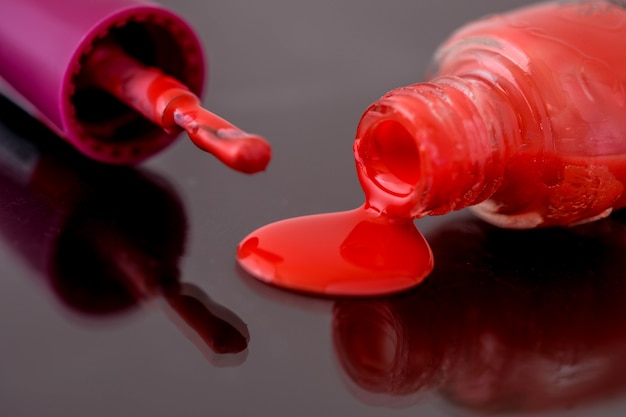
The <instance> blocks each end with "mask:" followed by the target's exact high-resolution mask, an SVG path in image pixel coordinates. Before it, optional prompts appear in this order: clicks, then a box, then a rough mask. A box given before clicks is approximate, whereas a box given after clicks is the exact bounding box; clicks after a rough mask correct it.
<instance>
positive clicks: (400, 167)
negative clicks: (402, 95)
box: [361, 120, 420, 195]
mask: <svg viewBox="0 0 626 417" xmlns="http://www.w3.org/2000/svg"><path fill="white" fill-rule="evenodd" d="M366 135H367V137H365V138H364V139H365V141H366V143H367V146H366V149H365V151H366V155H361V156H367V158H364V159H363V160H364V163H365V165H366V167H367V171H368V174H369V175H370V177H371V178H372V179H374V180H375V181H376V182H377V183H378V184H379V185H380V186H382V187H383V188H385V189H387V190H388V191H390V192H392V193H394V194H398V195H407V194H409V193H411V192H412V191H413V189H414V188H415V186H416V184H417V183H418V181H419V180H420V155H419V149H418V146H417V143H416V141H415V138H414V137H413V135H411V133H410V132H409V131H408V130H407V129H406V128H405V127H404V126H403V125H402V123H400V122H398V121H395V120H383V121H381V122H380V123H378V124H376V125H375V126H373V127H372V128H371V129H370V131H369V134H366Z"/></svg>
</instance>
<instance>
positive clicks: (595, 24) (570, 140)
mask: <svg viewBox="0 0 626 417" xmlns="http://www.w3.org/2000/svg"><path fill="white" fill-rule="evenodd" d="M624 39H626V9H624V7H623V6H619V5H618V4H614V3H611V2H606V1H585V2H571V3H545V4H540V5H536V6H531V7H527V8H524V9H521V10H518V11H514V12H512V13H509V14H506V15H500V16H492V17H488V18H486V19H483V20H480V21H477V22H475V23H472V24H470V25H467V26H465V27H463V28H461V29H460V30H459V31H457V32H456V33H454V34H453V35H452V37H451V38H450V39H449V40H448V41H446V42H445V43H444V44H443V45H442V46H441V47H440V49H439V50H438V52H437V54H436V55H435V63H436V69H435V70H434V71H433V73H432V74H431V75H432V79H430V81H428V82H427V83H419V84H415V85H412V86H408V87H404V88H401V89H397V90H394V91H392V92H390V93H388V94H387V95H385V96H384V97H383V98H381V100H379V101H377V102H376V103H374V104H373V105H372V106H371V107H370V108H369V109H368V110H366V112H365V114H364V115H363V118H362V119H361V122H360V123H359V127H358V130H357V140H356V142H355V157H356V161H357V170H358V174H359V179H360V181H361V184H362V185H363V188H364V190H365V192H366V194H367V195H368V201H370V202H371V203H372V205H374V206H375V207H377V208H379V209H381V210H384V211H389V212H390V213H391V214H395V215H398V216H411V217H420V216H424V215H428V214H443V213H447V212H449V211H452V210H458V209H461V208H464V207H467V206H472V207H473V209H474V210H475V211H476V212H477V213H478V214H479V215H480V216H481V217H483V218H484V219H486V220H488V221H490V222H491V223H495V224H498V225H500V226H504V227H512V228H529V227H536V226H548V225H568V224H573V223H579V222H584V221H590V220H593V219H596V218H600V217H604V216H606V215H608V214H609V213H610V212H611V210H613V209H617V208H621V207H624V206H626V193H624V184H626V93H625V90H626V50H625V49H624V48H623V40H624Z"/></svg>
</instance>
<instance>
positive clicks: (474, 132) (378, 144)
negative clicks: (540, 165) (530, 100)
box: [354, 76, 521, 217]
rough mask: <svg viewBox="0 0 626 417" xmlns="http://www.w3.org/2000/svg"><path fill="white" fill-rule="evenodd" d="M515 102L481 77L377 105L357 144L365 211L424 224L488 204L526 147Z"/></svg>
mask: <svg viewBox="0 0 626 417" xmlns="http://www.w3.org/2000/svg"><path fill="white" fill-rule="evenodd" d="M509 98H510V97H509V96H508V95H507V94H506V93H505V92H504V91H502V90H500V89H499V88H497V87H495V86H494V85H493V84H492V83H489V82H487V81H485V80H483V79H481V78H479V77H472V76H464V77H457V76H442V77H438V78H436V79H434V80H433V81H431V82H429V83H419V84H414V85H411V86H408V87H403V88H399V89H396V90H393V91H391V92H390V93H388V94H386V95H385V96H383V97H382V98H381V99H380V100H378V101H377V102H375V103H374V104H372V105H371V106H370V107H369V108H368V109H367V110H366V111H365V113H364V115H363V117H362V118H361V121H360V123H359V126H358V129H357V137H356V141H355V144H354V154H355V159H356V163H357V171H358V176H359V181H360V182H361V185H362V187H363V189H364V191H365V194H366V197H367V204H369V205H370V206H371V207H373V208H375V209H377V210H380V211H385V212H387V213H389V214H392V215H397V216H401V217H421V216H424V215H429V214H431V215H432V214H444V213H447V212H450V211H453V210H458V209H461V208H463V207H466V206H470V205H474V204H478V203H479V202H481V201H483V200H485V199H487V198H488V197H489V196H490V195H492V194H493V193H494V192H495V191H496V189H497V188H498V185H499V183H500V181H501V179H502V175H503V172H504V167H505V163H506V160H507V158H508V156H510V154H511V152H513V150H514V148H515V144H519V143H521V138H520V129H519V122H518V120H517V119H518V118H517V115H516V112H515V111H514V105H513V103H511V101H510V100H509Z"/></svg>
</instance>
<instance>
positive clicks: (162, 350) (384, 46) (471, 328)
mask: <svg viewBox="0 0 626 417" xmlns="http://www.w3.org/2000/svg"><path fill="white" fill-rule="evenodd" d="M524 3H525V2H523V1H501V2H498V3H497V5H496V4H494V2H492V1H486V0H485V1H474V2H471V3H469V2H461V1H458V0H457V1H439V2H425V1H422V2H420V1H416V2H400V1H394V2H379V1H378V2H374V1H356V0H350V1H344V2H333V1H327V0H321V1H315V2H288V1H277V0H272V1H267V2H253V1H249V0H248V1H213V2H204V1H202V2H201V1H194V0H188V1H179V2H174V1H168V2H166V3H165V4H166V5H167V6H169V7H170V8H172V9H174V10H176V11H178V12H179V13H180V14H182V15H183V16H184V17H185V18H187V19H188V20H189V21H190V22H191V24H192V25H194V26H195V27H196V28H197V29H198V31H199V32H200V35H201V37H202V39H203V40H204V43H205V47H206V50H207V52H208V55H209V61H210V68H211V71H210V81H209V89H208V93H207V96H206V98H205V100H204V104H205V105H206V106H207V107H208V108H209V109H210V110H211V111H214V112H216V113H217V114H219V115H221V116H223V117H225V118H227V119H228V120H229V121H231V122H232V123H234V124H236V125H237V126H240V127H241V128H242V129H244V130H246V131H249V132H255V133H259V134H262V135H263V136H264V137H267V138H268V140H269V141H270V142H271V143H272V146H273V160H272V162H271V163H270V166H269V168H268V170H267V172H265V173H263V174H260V175H256V176H247V175H244V174H240V173H237V172H235V171H232V170H229V169H228V168H226V167H224V166H222V165H220V164H219V163H218V162H217V161H216V160H215V159H213V158H211V156H210V155H207V154H205V153H203V152H201V151H198V150H197V149H196V148H195V147H194V146H193V144H191V143H190V142H189V141H187V140H180V141H178V142H177V143H176V144H175V145H174V146H172V147H171V148H169V149H168V150H166V151H165V152H163V153H162V154H160V155H158V156H157V157H155V158H153V159H151V160H150V161H148V162H147V163H145V164H144V165H143V166H142V167H141V168H140V169H139V170H138V171H135V170H127V169H112V168H106V167H98V166H94V165H93V164H89V163H85V162H84V161H81V160H80V158H75V157H72V156H68V155H59V153H58V152H60V151H59V150H58V149H56V150H46V149H44V148H47V146H44V145H40V144H37V141H39V142H41V143H43V144H45V143H52V142H53V141H55V140H56V139H55V138H52V137H51V136H50V134H49V133H46V132H45V131H41V130H39V129H38V128H37V127H36V126H34V123H32V122H25V124H26V128H23V127H22V128H19V127H17V128H16V130H17V132H12V131H10V129H9V128H8V125H12V124H15V122H16V121H19V117H20V116H19V115H18V114H16V113H14V110H11V109H10V107H9V106H7V105H6V103H3V104H2V106H1V107H0V108H1V109H2V110H1V113H2V121H3V122H2V124H0V145H3V146H4V148H3V147H2V146H0V149H5V150H2V151H0V165H2V166H3V167H5V168H3V170H2V172H1V173H0V174H1V175H0V271H1V272H2V279H0V330H1V331H2V335H1V336H0V354H1V356H0V369H1V370H2V371H1V372H0V415H2V416H64V417H74V416H94V417H99V416H151V417H152V416H154V417H159V416H172V415H184V416H207V415H215V416H252V415H262V416H265V415H274V416H321V415H325V416H390V415H391V416H395V415H397V416H421V417H435V416H459V415H462V416H463V415H500V414H501V413H510V412H515V413H517V415H524V416H525V415H559V416H609V417H610V416H623V415H624V414H625V413H626V363H625V362H624V355H623V352H625V351H626V327H625V326H624V313H625V311H624V309H625V307H624V306H625V305H626V303H625V302H624V301H626V287H625V284H624V281H623V277H624V272H625V271H626V258H624V255H623V254H624V252H625V250H626V247H625V246H626V220H625V219H624V214H623V213H618V214H616V215H613V216H612V217H610V218H609V219H607V220H604V221H602V222H599V223H594V224H590V225H586V226H582V227H578V228H574V229H567V230H563V229H557V230H544V231H530V232H513V231H503V230H498V229H495V228H493V227H490V226H486V225H485V224H483V223H481V222H479V221H478V220H476V219H475V218H474V217H473V216H472V215H471V213H469V212H461V213H455V214H453V215H447V216H443V217H438V218H427V219H423V220H421V221H419V228H420V230H421V231H422V232H423V233H424V235H425V236H426V238H427V239H429V241H430V242H431V244H432V248H433V252H434V254H435V262H436V266H435V270H434V271H433V274H432V275H431V276H430V277H429V278H428V279H427V280H426V281H425V282H424V284H423V285H422V286H420V287H418V288H417V289H416V290H414V291H411V292H410V293H406V294H402V295H398V296H395V297H388V298H381V299H372V300H359V301H355V300H345V299H344V300H335V299H332V298H312V297H306V296H303V295H299V294H294V293H289V292H286V291H282V290H279V289H276V288H273V287H269V286H266V285H264V284H262V283H260V282H258V281H257V280H255V279H253V278H251V277H250V276H248V275H247V274H246V273H244V272H243V271H242V270H241V269H240V268H239V267H237V265H236V263H235V248H236V245H237V244H238V243H239V242H240V241H241V239H242V238H243V237H244V236H246V235H247V234H248V233H250V232H251V231H253V230H254V229H256V228H258V227H260V226H263V225H265V224H267V223H269V222H272V221H275V220H280V219H284V218H288V217H294V216H300V215H306V214H314V213H323V212H331V211H340V210H349V209H352V208H354V207H357V206H359V205H360V204H361V203H362V202H363V194H362V191H361V189H360V187H359V185H358V181H357V178H356V173H355V169H354V162H353V157H352V141H353V138H354V130H355V128H356V124H357V122H358V119H359V117H360V115H361V113H362V111H363V110H364V109H365V108H366V107H367V106H368V105H369V104H370V103H371V102H372V101H374V100H375V99H377V98H378V97H379V96H380V95H382V94H383V93H385V92H386V91H388V90H390V89H392V88H395V87H398V86H400V85H406V84H409V83H411V82H414V81H418V80H419V79H420V78H421V75H422V74H423V72H424V69H425V68H426V67H427V66H428V63H429V60H430V55H431V53H432V52H433V50H434V48H435V47H436V45H437V44H438V43H439V42H440V41H442V40H443V38H444V37H445V36H446V35H447V34H449V33H450V31H452V30H453V29H454V28H456V27H458V26H459V25H461V24H462V23H463V22H465V21H468V20H471V19H474V18H476V17H478V16H481V15H484V14H486V13H489V12H495V11H499V10H500V11H501V10H507V9H510V8H511V7H514V6H519V5H522V4H524ZM25 136H29V137H32V138H34V139H35V142H34V143H31V144H24V142H23V141H22V139H23V138H24V137H25ZM7 146H8V148H6V147H7ZM6 149H9V150H6ZM48 152H52V153H48ZM64 153H65V152H61V154H64ZM44 155H45V156H44Z"/></svg>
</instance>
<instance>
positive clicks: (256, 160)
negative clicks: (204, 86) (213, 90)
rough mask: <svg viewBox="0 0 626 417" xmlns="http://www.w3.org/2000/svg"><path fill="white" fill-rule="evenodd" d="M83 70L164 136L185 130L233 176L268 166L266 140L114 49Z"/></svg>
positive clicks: (99, 51)
mask: <svg viewBox="0 0 626 417" xmlns="http://www.w3.org/2000/svg"><path fill="white" fill-rule="evenodd" d="M85 65H86V67H87V69H88V71H89V72H90V73H91V82H92V83H93V84H94V85H96V86H98V87H99V88H101V89H103V90H104V91H107V92H108V93H110V94H111V95H113V96H115V97H116V98H117V99H119V100H120V101H122V102H123V103H125V104H127V105H128V106H130V107H131V108H133V109H135V110H136V111H138V112H139V113H141V114H142V115H144V116H145V117H146V118H147V119H149V120H151V121H152V122H154V123H156V124H157V125H159V126H161V127H162V128H163V129H164V130H165V131H166V132H168V133H171V134H175V133H178V132H179V131H180V129H183V130H185V131H186V132H187V134H188V136H189V138H190V139H191V140H192V142H193V143H194V144H195V145H196V146H197V147H198V148H200V149H202V150H204V151H206V152H209V153H211V154H213V155H214V156H215V157H216V158H217V159H219V160H220V161H221V162H223V163H224V164H225V165H227V166H229V167H231V168H233V169H235V170H237V171H241V172H244V173H246V174H253V173H256V172H259V171H263V170H265V168H266V167H267V165H268V163H269V161H270V159H271V155H272V151H271V146H270V145H269V143H268V142H267V141H266V140H265V139H264V138H262V137H261V136H258V135H255V134H250V133H247V132H244V131H242V130H241V129H239V128H237V127H236V126H234V125H232V124H231V123H229V122H228V121H226V120H224V119H222V118H221V117H219V116H217V115H216V114H214V113H211V112H210V111H208V110H206V109H205V108H203V107H202V105H201V102H200V99H199V98H198V97H197V96H196V95H195V94H194V93H192V92H191V91H190V90H189V89H188V88H187V87H186V86H185V85H184V84H182V83H181V82H179V81H178V80H176V79H174V78H172V77H170V76H168V75H166V74H163V73H162V72H161V71H159V70H158V69H156V68H153V67H148V66H146V65H144V64H143V63H141V62H139V61H138V60H136V59H135V58H133V57H131V56H129V55H128V54H126V53H125V52H124V51H123V50H122V49H121V48H120V47H118V46H117V45H114V44H111V43H103V44H101V45H98V47H97V48H96V50H95V51H94V53H92V54H91V56H90V58H89V60H88V61H87V63H86V64H85Z"/></svg>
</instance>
